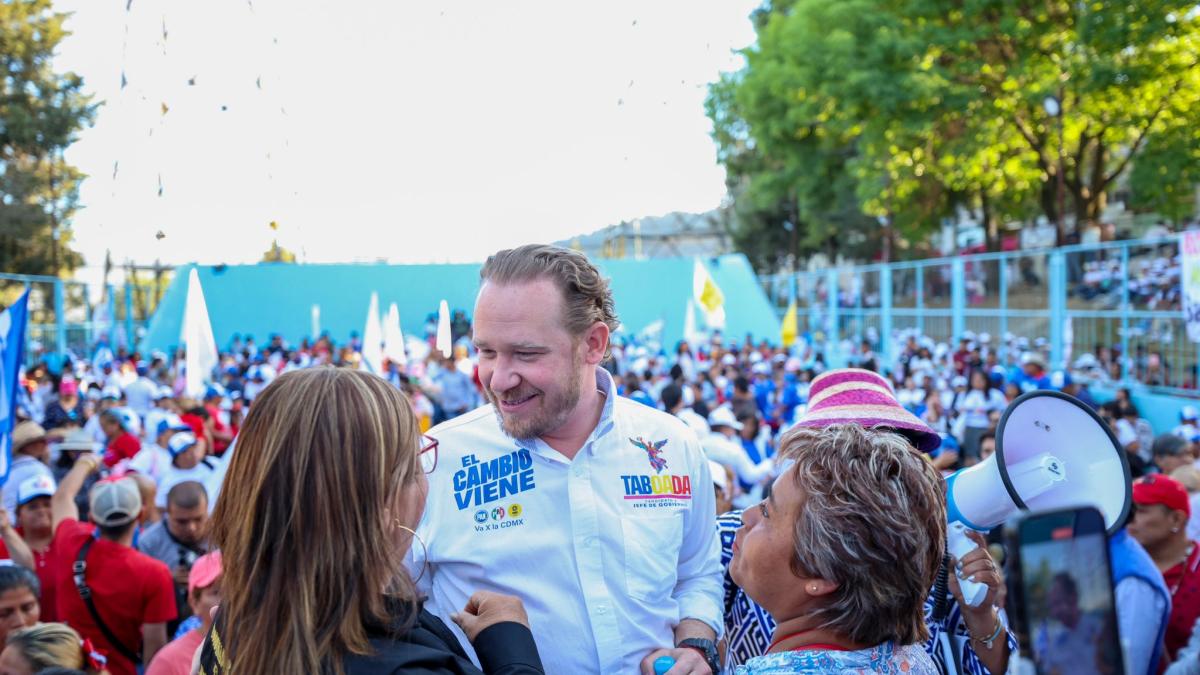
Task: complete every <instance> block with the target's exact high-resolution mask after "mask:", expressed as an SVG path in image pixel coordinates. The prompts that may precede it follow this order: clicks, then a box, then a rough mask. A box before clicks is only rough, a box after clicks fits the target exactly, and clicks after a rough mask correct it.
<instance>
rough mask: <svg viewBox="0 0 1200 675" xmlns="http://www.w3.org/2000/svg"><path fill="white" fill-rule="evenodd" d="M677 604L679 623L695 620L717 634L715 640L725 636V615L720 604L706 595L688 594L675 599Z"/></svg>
mask: <svg viewBox="0 0 1200 675" xmlns="http://www.w3.org/2000/svg"><path fill="white" fill-rule="evenodd" d="M676 602H678V603H679V621H680V622H681V623H682V622H683V620H684V619H695V620H696V621H700V622H702V623H704V624H706V625H707V626H708V627H709V628H711V629H713V630H714V631H715V632H716V634H717V639H718V640H719V639H721V636H722V635H724V634H725V614H724V613H723V612H722V611H721V605H720V603H718V602H716V601H715V600H713V599H712V598H710V597H708V596H706V595H700V594H689V595H685V596H681V597H679V598H677V599H676Z"/></svg>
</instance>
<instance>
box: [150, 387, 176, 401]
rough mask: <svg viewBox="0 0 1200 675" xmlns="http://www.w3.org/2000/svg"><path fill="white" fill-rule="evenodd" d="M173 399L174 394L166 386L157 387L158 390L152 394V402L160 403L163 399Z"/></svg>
mask: <svg viewBox="0 0 1200 675" xmlns="http://www.w3.org/2000/svg"><path fill="white" fill-rule="evenodd" d="M174 397H175V392H173V391H171V388H170V387H168V386H166V385H163V386H161V387H159V388H158V390H157V391H155V392H154V400H155V401H161V400H163V399H164V398H174Z"/></svg>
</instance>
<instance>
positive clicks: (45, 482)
mask: <svg viewBox="0 0 1200 675" xmlns="http://www.w3.org/2000/svg"><path fill="white" fill-rule="evenodd" d="M54 490H55V485H54V479H53V478H51V477H50V476H47V475H46V474H41V475H39V476H34V477H33V478H28V479H26V480H23V481H21V484H20V485H18V486H17V506H24V505H26V504H28V503H29V502H31V501H33V500H34V499H37V498H38V497H53V496H54Z"/></svg>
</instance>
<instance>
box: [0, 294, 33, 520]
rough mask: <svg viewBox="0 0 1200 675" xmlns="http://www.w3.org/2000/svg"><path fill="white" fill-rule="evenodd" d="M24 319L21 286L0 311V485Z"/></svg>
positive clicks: (25, 298)
mask: <svg viewBox="0 0 1200 675" xmlns="http://www.w3.org/2000/svg"><path fill="white" fill-rule="evenodd" d="M28 318H29V289H25V292H24V293H22V294H21V297H20V298H18V299H17V301H16V302H14V303H13V304H12V306H11V307H9V308H8V309H6V310H4V311H3V312H0V484H3V483H4V481H6V480H8V470H9V467H11V466H12V431H13V425H14V424H16V421H17V387H20V386H21V362H22V361H24V360H25V323H26V320H27V319H28ZM13 517H16V516H15V514H14V516H13Z"/></svg>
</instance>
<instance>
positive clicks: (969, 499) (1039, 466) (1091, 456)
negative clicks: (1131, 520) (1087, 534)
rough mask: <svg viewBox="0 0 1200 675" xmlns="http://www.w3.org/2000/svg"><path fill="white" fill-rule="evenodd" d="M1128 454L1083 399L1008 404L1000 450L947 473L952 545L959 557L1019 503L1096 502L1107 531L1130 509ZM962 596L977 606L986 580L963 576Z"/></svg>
mask: <svg viewBox="0 0 1200 675" xmlns="http://www.w3.org/2000/svg"><path fill="white" fill-rule="evenodd" d="M1131 501H1132V483H1131V482H1130V479H1129V461H1128V460H1127V459H1126V458H1125V451H1124V450H1123V449H1122V448H1121V445H1120V444H1119V443H1118V442H1117V439H1116V437H1115V436H1114V435H1113V432H1112V430H1110V429H1109V427H1108V425H1107V424H1105V423H1104V421H1103V420H1101V419H1100V418H1099V417H1098V416H1097V415H1096V413H1094V412H1092V409H1091V408H1089V407H1088V406H1087V405H1086V404H1084V403H1083V402H1081V401H1080V400H1079V399H1077V398H1075V397H1073V396H1068V395H1067V394H1063V393H1059V392H1057V391H1032V392H1029V393H1027V394H1024V395H1022V396H1020V397H1019V398H1017V399H1016V400H1015V401H1013V402H1012V403H1011V404H1009V406H1008V408H1007V409H1006V410H1005V411H1004V414H1003V415H1002V416H1001V417H1000V424H999V426H997V427H996V454H994V455H992V456H991V457H989V458H987V459H986V460H984V461H982V462H980V463H979V464H976V465H975V466H972V467H969V468H966V469H961V470H959V471H957V472H955V473H954V474H952V475H951V476H950V477H949V478H947V479H946V510H947V512H948V516H949V520H950V527H949V529H948V534H949V548H950V552H951V553H953V554H954V556H955V557H957V558H958V559H959V560H961V559H962V557H963V556H964V555H966V554H968V553H970V552H971V551H973V550H975V548H976V544H975V542H973V541H971V540H970V539H969V538H967V535H966V531H967V530H968V529H970V530H976V531H978V532H987V531H989V530H991V529H992V528H994V527H996V526H997V525H1000V524H1001V523H1003V522H1004V521H1006V520H1008V518H1009V517H1011V516H1012V515H1013V514H1015V513H1017V511H1022V510H1029V509H1036V510H1044V509H1055V508H1062V507H1068V506H1070V507H1075V506H1094V507H1096V508H1097V509H1099V510H1100V513H1102V514H1103V515H1104V524H1105V527H1107V528H1108V532H1109V534H1112V533H1113V532H1115V531H1117V530H1118V529H1120V527H1121V526H1122V525H1124V523H1125V519H1126V517H1127V516H1128V515H1129V508H1130V503H1131ZM959 587H960V588H961V589H962V594H963V600H964V601H965V602H966V603H967V604H968V605H971V606H973V607H978V606H979V604H980V603H981V602H983V599H984V597H985V596H986V595H987V586H985V585H984V584H982V583H979V582H973V581H969V580H967V579H963V578H962V577H959Z"/></svg>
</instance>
